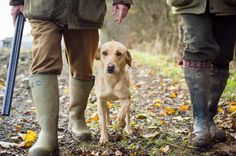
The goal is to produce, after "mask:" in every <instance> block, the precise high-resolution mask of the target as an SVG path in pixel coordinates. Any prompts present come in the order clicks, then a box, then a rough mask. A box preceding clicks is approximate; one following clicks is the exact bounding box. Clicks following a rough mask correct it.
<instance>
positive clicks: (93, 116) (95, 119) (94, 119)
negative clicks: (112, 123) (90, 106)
mask: <svg viewBox="0 0 236 156" xmlns="http://www.w3.org/2000/svg"><path fill="white" fill-rule="evenodd" d="M98 120H99V117H98V114H97V113H94V114H93V115H92V116H91V117H90V118H88V119H87V120H86V123H91V122H96V121H98Z"/></svg>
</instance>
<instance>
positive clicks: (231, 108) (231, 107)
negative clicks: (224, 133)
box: [229, 105, 236, 113]
mask: <svg viewBox="0 0 236 156" xmlns="http://www.w3.org/2000/svg"><path fill="white" fill-rule="evenodd" d="M235 111H236V105H230V106H229V112H230V113H233V112H235Z"/></svg>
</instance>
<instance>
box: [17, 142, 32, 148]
mask: <svg viewBox="0 0 236 156" xmlns="http://www.w3.org/2000/svg"><path fill="white" fill-rule="evenodd" d="M32 145H33V142H32V141H23V142H21V143H20V144H19V145H18V146H19V147H21V148H28V147H31V146H32Z"/></svg>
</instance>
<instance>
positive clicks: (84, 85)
mask: <svg viewBox="0 0 236 156" xmlns="http://www.w3.org/2000/svg"><path fill="white" fill-rule="evenodd" d="M69 83H70V106H69V126H68V129H69V131H70V132H71V133H72V136H73V138H74V139H76V140H77V141H79V140H81V141H88V140H91V133H90V131H89V128H88V127H87V125H86V121H85V115H84V111H85V109H86V107H87V102H88V97H89V93H90V91H91V90H92V88H93V84H94V80H93V79H92V80H90V81H81V80H77V79H74V78H72V77H71V76H70V80H69Z"/></svg>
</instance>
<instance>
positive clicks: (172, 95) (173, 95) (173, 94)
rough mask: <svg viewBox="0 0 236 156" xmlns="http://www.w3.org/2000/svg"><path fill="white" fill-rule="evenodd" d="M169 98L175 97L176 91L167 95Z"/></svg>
mask: <svg viewBox="0 0 236 156" xmlns="http://www.w3.org/2000/svg"><path fill="white" fill-rule="evenodd" d="M169 97H170V98H176V97H177V93H172V94H170V95H169Z"/></svg>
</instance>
